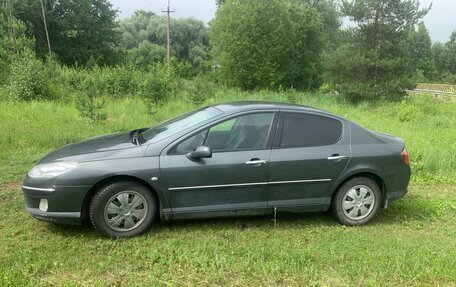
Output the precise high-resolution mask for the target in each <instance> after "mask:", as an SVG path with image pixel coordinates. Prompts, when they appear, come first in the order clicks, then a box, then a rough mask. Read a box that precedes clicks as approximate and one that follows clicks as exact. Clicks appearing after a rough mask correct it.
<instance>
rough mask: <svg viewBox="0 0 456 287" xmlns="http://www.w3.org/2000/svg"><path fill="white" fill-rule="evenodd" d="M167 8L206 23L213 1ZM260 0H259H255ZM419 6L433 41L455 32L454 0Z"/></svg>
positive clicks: (162, 2)
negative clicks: (421, 8)
mask: <svg viewBox="0 0 456 287" xmlns="http://www.w3.org/2000/svg"><path fill="white" fill-rule="evenodd" d="M109 1H110V2H111V3H112V4H113V6H114V8H116V9H118V10H119V18H120V19H123V18H127V17H130V16H131V15H133V13H134V12H135V11H136V10H140V9H143V10H148V11H153V12H154V13H155V14H158V15H160V14H164V13H161V9H163V10H166V6H167V5H168V3H167V0H109ZM170 1H171V5H170V8H171V10H173V9H174V10H175V13H173V14H172V17H175V18H179V17H195V18H197V19H200V20H202V21H204V22H205V23H207V22H209V21H210V20H211V19H212V18H213V17H214V14H215V10H216V6H215V0H170ZM258 1H262V0H258ZM420 2H421V5H422V6H423V7H425V6H427V5H429V4H430V3H432V10H431V11H430V12H429V13H428V14H427V15H426V16H425V17H424V22H425V24H426V27H427V28H428V30H429V33H430V35H431V38H432V40H433V41H439V42H442V43H445V42H447V41H448V40H449V38H450V35H451V33H452V32H453V31H456V16H455V12H456V0H421V1H420Z"/></svg>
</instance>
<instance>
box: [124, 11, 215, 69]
mask: <svg viewBox="0 0 456 287" xmlns="http://www.w3.org/2000/svg"><path fill="white" fill-rule="evenodd" d="M119 30H120V33H121V35H122V47H123V48H124V49H125V50H126V52H127V55H128V60H129V62H131V63H134V64H135V65H136V66H138V67H146V66H148V65H150V64H153V63H156V62H162V61H163V60H164V58H165V56H166V18H165V17H162V16H156V15H155V14H154V13H152V12H146V11H143V10H140V11H136V12H135V14H134V15H133V16H132V17H131V18H128V19H125V20H122V21H121V22H120V23H119ZM171 39H172V45H171V48H172V56H173V57H175V58H176V59H177V60H178V61H184V62H189V63H191V64H192V65H193V66H194V67H196V68H201V67H202V66H203V65H204V63H205V61H207V59H208V51H209V39H208V35H207V27H206V26H205V25H204V23H203V22H202V21H200V20H197V19H194V18H183V19H172V21H171Z"/></svg>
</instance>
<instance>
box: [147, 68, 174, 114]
mask: <svg viewBox="0 0 456 287" xmlns="http://www.w3.org/2000/svg"><path fill="white" fill-rule="evenodd" d="M173 80H174V73H173V69H172V68H170V67H168V66H166V65H161V64H157V65H154V66H151V67H150V71H149V72H148V73H147V74H145V75H144V80H143V81H142V84H141V86H140V96H141V98H142V99H143V100H144V102H145V103H146V104H147V105H148V106H149V108H150V109H151V111H152V110H153V109H154V108H156V107H157V106H159V105H160V104H162V103H164V102H166V101H167V100H168V99H169V98H170V97H171V96H172V95H173V92H174V83H173Z"/></svg>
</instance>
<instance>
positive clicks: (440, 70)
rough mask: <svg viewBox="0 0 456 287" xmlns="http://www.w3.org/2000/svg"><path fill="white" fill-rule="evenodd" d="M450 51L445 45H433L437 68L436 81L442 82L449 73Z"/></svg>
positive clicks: (433, 58)
mask: <svg viewBox="0 0 456 287" xmlns="http://www.w3.org/2000/svg"><path fill="white" fill-rule="evenodd" d="M447 58H448V49H447V48H446V47H445V44H442V43H440V42H436V43H434V44H433V45H432V62H433V65H434V67H435V74H434V77H433V80H434V81H438V82H441V81H443V80H444V78H445V76H446V74H447V73H449V72H448V70H449V69H448V62H447Z"/></svg>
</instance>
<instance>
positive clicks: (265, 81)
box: [210, 0, 324, 89]
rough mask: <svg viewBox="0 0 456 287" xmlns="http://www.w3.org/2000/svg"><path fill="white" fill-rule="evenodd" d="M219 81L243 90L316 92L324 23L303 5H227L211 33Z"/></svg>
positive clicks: (248, 1)
mask: <svg viewBox="0 0 456 287" xmlns="http://www.w3.org/2000/svg"><path fill="white" fill-rule="evenodd" d="M210 36H211V43H212V45H213V52H214V56H215V57H216V60H217V62H218V63H219V64H220V74H221V76H222V78H223V80H224V81H225V82H226V83H227V84H229V85H232V86H237V87H241V88H243V89H256V88H278V87H280V86H283V87H296V88H303V89H305V88H316V87H318V85H319V83H320V79H319V72H318V67H319V66H320V57H321V52H322V50H323V47H324V38H323V23H322V20H321V17H320V16H319V14H318V12H317V11H316V10H315V9H313V8H312V7H310V6H309V5H308V4H304V3H301V4H298V3H291V2H284V1H281V0H272V1H256V0H245V1H240V0H227V1H225V2H224V4H223V5H221V6H220V7H219V8H218V10H217V13H216V17H215V19H214V20H213V22H212V25H211V29H210Z"/></svg>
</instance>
